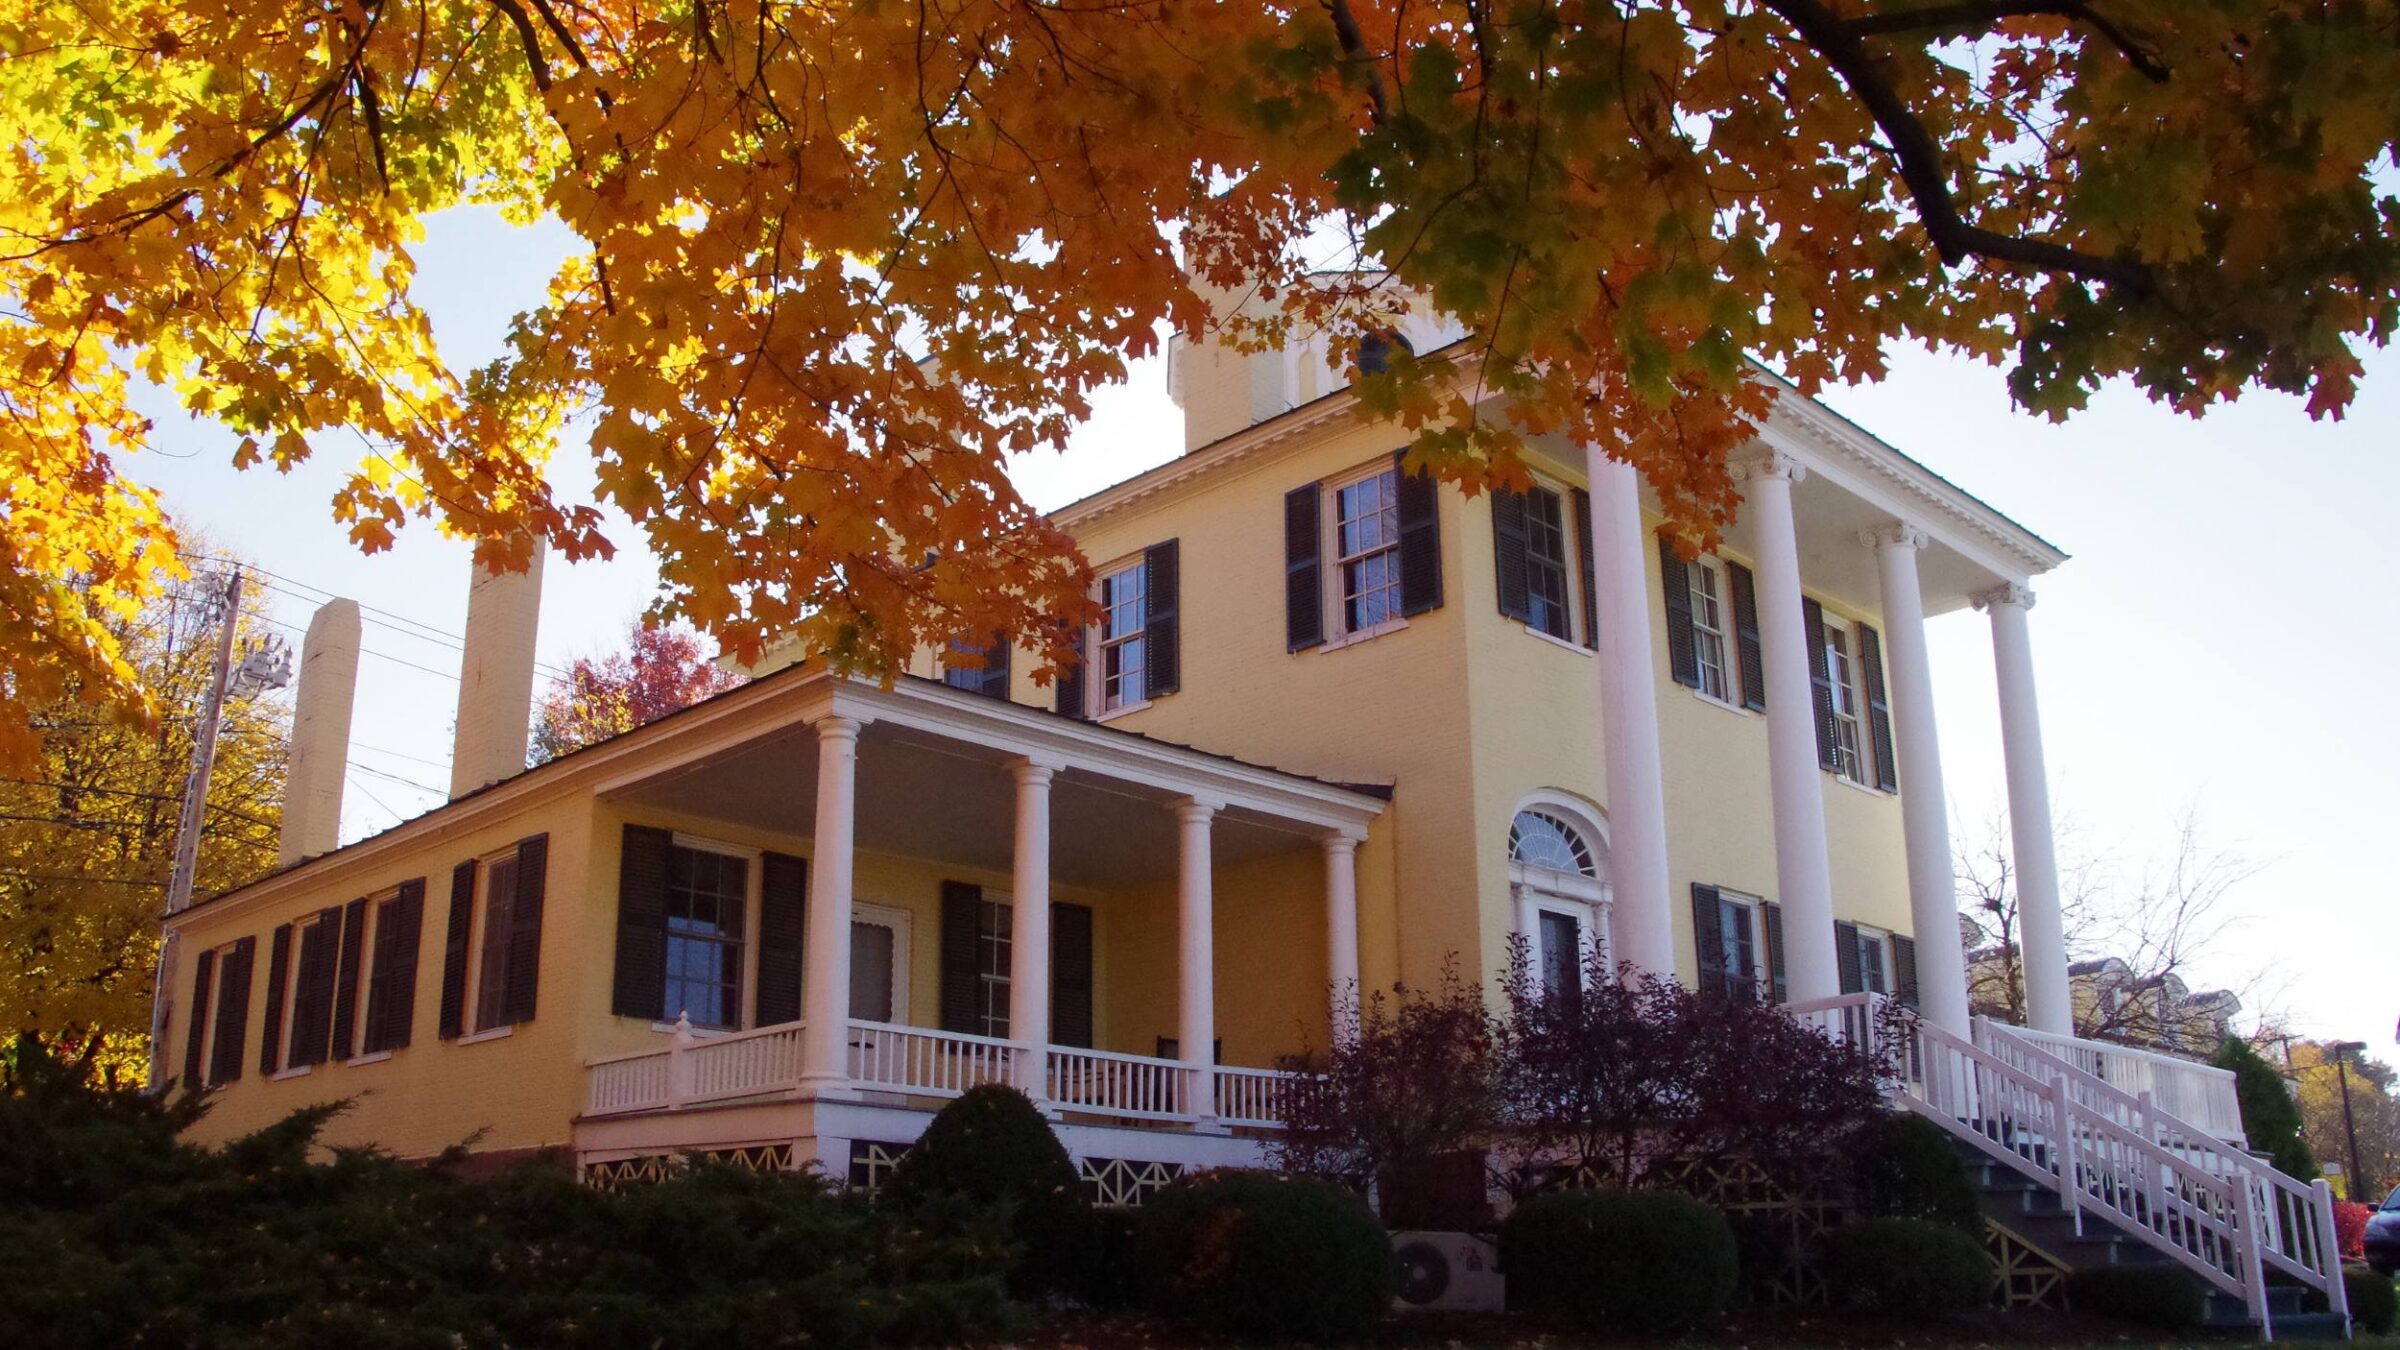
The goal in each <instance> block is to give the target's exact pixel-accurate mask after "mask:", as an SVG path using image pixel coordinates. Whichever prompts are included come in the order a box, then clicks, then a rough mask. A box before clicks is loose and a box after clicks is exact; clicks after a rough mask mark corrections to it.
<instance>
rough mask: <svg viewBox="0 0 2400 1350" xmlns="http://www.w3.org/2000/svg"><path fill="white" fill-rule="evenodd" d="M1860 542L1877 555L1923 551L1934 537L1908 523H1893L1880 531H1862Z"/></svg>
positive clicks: (1860, 532) (1859, 537) (1859, 536)
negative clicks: (1907, 550)
mask: <svg viewBox="0 0 2400 1350" xmlns="http://www.w3.org/2000/svg"><path fill="white" fill-rule="evenodd" d="M1858 542H1859V543H1860V545H1862V546H1863V547H1865V548H1867V549H1868V550H1870V551H1872V552H1876V553H1881V552H1883V551H1884V550H1885V549H1893V548H1910V549H1921V548H1923V547H1925V546H1926V545H1927V544H1930V543H1932V542H1933V536H1932V535H1930V534H1927V533H1926V532H1925V531H1923V530H1920V529H1918V528H1917V527H1916V526H1914V525H1911V524H1909V523H1907V522H1906V521H1898V520H1896V521H1893V522H1892V523H1891V524H1889V525H1886V526H1884V527H1883V528H1882V529H1879V530H1860V531H1859V532H1858Z"/></svg>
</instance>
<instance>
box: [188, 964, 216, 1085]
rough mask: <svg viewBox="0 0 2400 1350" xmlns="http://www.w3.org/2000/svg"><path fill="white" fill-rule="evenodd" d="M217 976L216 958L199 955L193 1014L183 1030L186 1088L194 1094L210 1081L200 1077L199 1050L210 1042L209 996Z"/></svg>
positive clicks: (193, 983) (194, 983)
mask: <svg viewBox="0 0 2400 1350" xmlns="http://www.w3.org/2000/svg"><path fill="white" fill-rule="evenodd" d="M216 975H217V954H216V953H215V952H213V951H206V952H202V953H200V959H199V960H197V961H195V962H193V963H192V1011H191V1015H190V1016H189V1017H187V1018H185V1019H184V1021H185V1026H184V1029H183V1084H184V1086H185V1087H188V1088H190V1089H192V1090H193V1091H195V1092H197V1091H199V1090H200V1089H201V1088H202V1087H203V1086H205V1085H206V1081H207V1080H205V1079H203V1078H202V1077H201V1076H200V1047H201V1046H202V1045H204V1044H206V1042H207V1040H208V1013H209V1005H208V993H209V988H210V986H211V985H213V984H214V983H215V982H216Z"/></svg>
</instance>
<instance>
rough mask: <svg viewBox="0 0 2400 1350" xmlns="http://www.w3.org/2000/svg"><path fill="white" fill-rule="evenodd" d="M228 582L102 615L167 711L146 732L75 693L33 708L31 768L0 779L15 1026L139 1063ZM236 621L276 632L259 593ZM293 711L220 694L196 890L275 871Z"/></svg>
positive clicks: (208, 891)
mask: <svg viewBox="0 0 2400 1350" xmlns="http://www.w3.org/2000/svg"><path fill="white" fill-rule="evenodd" d="M223 585H224V575H223V570H222V569H221V568H219V567H214V566H211V567H209V568H208V569H207V570H205V571H204V572H201V573H198V574H196V575H195V576H194V577H193V578H192V579H190V580H188V581H183V582H178V583H175V584H173V585H171V586H169V587H168V588H167V590H166V592H165V593H164V594H162V595H161V596H159V597H158V598H157V599H155V600H153V601H151V602H149V603H148V604H146V605H145V606H143V608H142V609H141V610H140V611H139V612H137V613H136V614H134V615H133V616H132V617H130V618H127V619H122V620H112V621H111V623H110V634H111V636H112V638H113V639H114V640H115V642H116V643H117V644H118V647H119V650H121V651H122V652H124V653H125V656H126V659H127V660H129V661H131V662H132V663H133V665H134V668H135V669H136V670H138V671H139V672H140V673H141V676H142V678H143V680H144V681H145V682H147V683H148V685H149V686H150V687H151V688H152V689H154V690H156V691H157V693H158V696H159V699H160V701H161V704H162V706H163V707H164V708H165V709H166V710H167V711H166V713H165V714H164V715H163V716H161V717H160V718H159V719H158V720H157V721H156V722H154V723H152V724H151V725H149V726H147V727H145V726H143V725H141V724H139V723H138V722H135V721H133V720H131V719H129V718H126V717H125V716H123V715H121V714H118V713H115V712H112V711H111V709H110V708H109V707H108V706H107V705H106V704H104V703H90V702H85V701H83V700H81V699H79V698H77V697H76V693H77V691H76V690H74V689H72V688H70V689H68V690H67V691H65V694H64V696H62V697H61V698H59V699H57V700H56V701H54V702H52V703H51V704H49V705H47V706H45V707H43V708H42V709H40V710H38V711H37V712H36V714H35V716H34V719H33V723H32V729H33V732H34V735H35V737H36V738H37V742H38V747H39V757H38V759H37V760H36V762H35V764H34V767H33V769H32V771H31V772H30V773H27V774H25V775H24V776H21V777H19V776H5V777H0V1016H4V1017H5V1018H6V1019H7V1022H6V1028H7V1030H8V1031H9V1032H10V1033H14V1032H17V1031H32V1032H38V1033H41V1034H42V1035H43V1036H44V1037H46V1038H48V1039H50V1040H52V1041H56V1042H62V1043H64V1044H66V1045H68V1046H69V1047H71V1048H75V1049H77V1050H78V1052H80V1050H81V1049H82V1048H83V1047H85V1046H88V1045H89V1043H90V1042H92V1041H93V1040H95V1039H96V1040H98V1041H99V1042H101V1046H100V1048H99V1058H100V1059H101V1061H102V1062H103V1063H108V1064H115V1065H119V1066H122V1067H132V1066H137V1065H139V1064H140V1063H141V1062H142V1061H143V1058H144V1055H145V1054H146V1047H147V1045H148V1042H149V1034H150V986H151V977H152V975H153V973H154V967H155V964H156V961H157V955H158V921H159V916H160V913H161V910H162V908H163V907H164V904H165V899H166V882H167V874H168V872H169V871H170V870H172V868H173V865H174V852H175V830H176V824H177V818H178V815H179V812H180V810H181V805H182V798H183V790H184V781H185V778H186V776H187V775H188V774H189V772H190V769H191V762H192V742H193V731H194V727H195V725H196V723H197V719H198V712H199V708H200V704H201V701H202V698H203V696H204V695H205V693H206V691H207V689H208V685H209V681H210V678H211V673H212V670H213V666H214V662H215V658H216V634H217V623H218V611H219V609H220V608H221V604H220V603H219V600H220V597H221V596H222V594H223ZM240 625H241V626H240V628H239V629H238V630H237V634H236V636H237V641H238V642H240V643H243V644H248V643H253V642H258V641H261V640H264V639H265V638H266V637H268V636H269V635H270V634H271V632H272V630H271V629H269V627H268V626H267V623H266V621H265V616H264V612H263V609H261V608H260V607H258V606H257V605H256V604H255V603H246V604H245V606H244V610H243V613H242V614H241V616H240ZM238 650H240V648H238V647H237V651H238ZM289 718H290V714H289V710H288V708H287V707H286V706H284V704H283V703H282V702H280V701H279V700H276V699H272V698H255V699H242V698H236V699H229V700H227V701H226V704H225V712H224V719H223V722H222V724H221V726H220V728H219V731H218V739H217V760H216V766H215V771H214V772H213V773H212V774H211V775H210V777H209V792H208V808H207V811H206V812H205V814H204V815H203V817H202V825H201V835H200V851H199V868H198V871H197V872H196V873H195V885H194V894H196V895H198V896H201V897H206V896H209V895H212V894H215V893H216V892H218V891H222V890H226V889H228V888H230V887H233V886H237V885H240V884H241V883H243V882H246V881H249V880H251V879H252V878H254V877H257V876H259V875H260V874H262V873H264V872H265V871H266V870H267V869H269V868H270V867H272V866H274V863H275V841H276V830H277V825H278V823H279V822H280V821H281V819H282V810H283V774H284V753H285V742H286V737H287V733H288V729H289V728H288V724H289Z"/></svg>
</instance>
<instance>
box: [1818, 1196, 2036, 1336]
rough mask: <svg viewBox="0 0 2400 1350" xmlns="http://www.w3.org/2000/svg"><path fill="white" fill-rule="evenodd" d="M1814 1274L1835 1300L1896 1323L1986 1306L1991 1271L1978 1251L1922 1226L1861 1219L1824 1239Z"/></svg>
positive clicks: (1967, 1241) (1956, 1234)
mask: <svg viewBox="0 0 2400 1350" xmlns="http://www.w3.org/2000/svg"><path fill="white" fill-rule="evenodd" d="M1819 1269H1820V1270H1821V1272H1822V1273H1823V1274H1824V1276H1825V1283H1826V1286H1827V1287H1828V1288H1830V1289H1831V1290H1832V1292H1833V1296H1834V1298H1835V1299H1836V1300H1837V1301H1839V1302H1843V1303H1849V1304H1853V1305H1856V1306H1859V1307H1867V1308H1873V1309H1875V1310H1877V1311H1879V1312H1886V1313H1892V1314H1894V1315H1897V1316H1902V1317H1931V1316H1938V1315H1940V1314H1943V1313H1959V1312H1966V1311H1969V1310H1970V1309H1974V1308H1980V1307H1982V1306H1983V1305H1984V1304H1986V1303H1989V1302H1990V1301H1991V1297H1992V1284H1993V1281H1994V1280H1995V1279H1996V1278H1997V1272H1996V1271H1995V1270H1994V1269H1993V1267H1992V1258H1991V1257H1990V1256H1989V1255H1988V1254H1986V1253H1985V1251H1984V1249H1983V1244H1982V1243H1981V1242H1978V1241H1976V1240H1975V1239H1974V1238H1971V1237H1968V1236H1967V1235H1966V1234H1965V1233H1962V1232H1960V1231H1959V1230H1958V1229H1957V1228H1956V1227H1954V1226H1952V1225H1950V1224H1947V1223H1936V1222H1934V1221H1932V1220H1929V1219H1868V1220H1866V1221H1865V1222H1863V1223H1854V1224H1848V1225H1846V1226H1844V1227H1841V1228H1837V1229H1835V1230H1833V1231H1832V1232H1830V1233H1827V1234H1826V1235H1825V1242H1824V1247H1823V1249H1822V1251H1821V1253H1820V1264H1819Z"/></svg>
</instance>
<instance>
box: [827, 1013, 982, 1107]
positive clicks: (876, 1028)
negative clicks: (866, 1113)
mask: <svg viewBox="0 0 2400 1350" xmlns="http://www.w3.org/2000/svg"><path fill="white" fill-rule="evenodd" d="M1016 1072H1017V1046H1016V1043H1015V1042H1014V1041H1004V1040H1000V1039H999V1038H997V1037H993V1036H970V1035H968V1034H966V1033H964V1032H957V1031H934V1030H931V1029H929V1028H925V1027H904V1026H896V1025H893V1024H892V1023H889V1022H865V1021H859V1020H856V1019H853V1020H852V1021H851V1023H850V1079H851V1081H852V1082H854V1083H857V1084H859V1085H860V1086H862V1087H875V1088H896V1089H898V1090H900V1091H903V1092H909V1093H914V1094H917V1095H919V1096H926V1097H956V1096H958V1095H960V1094H962V1093H964V1092H965V1091H966V1090H967V1089H968V1088H971V1087H980V1086H982V1085H983V1084H985V1083H1013V1082H1015V1081H1016Z"/></svg>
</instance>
